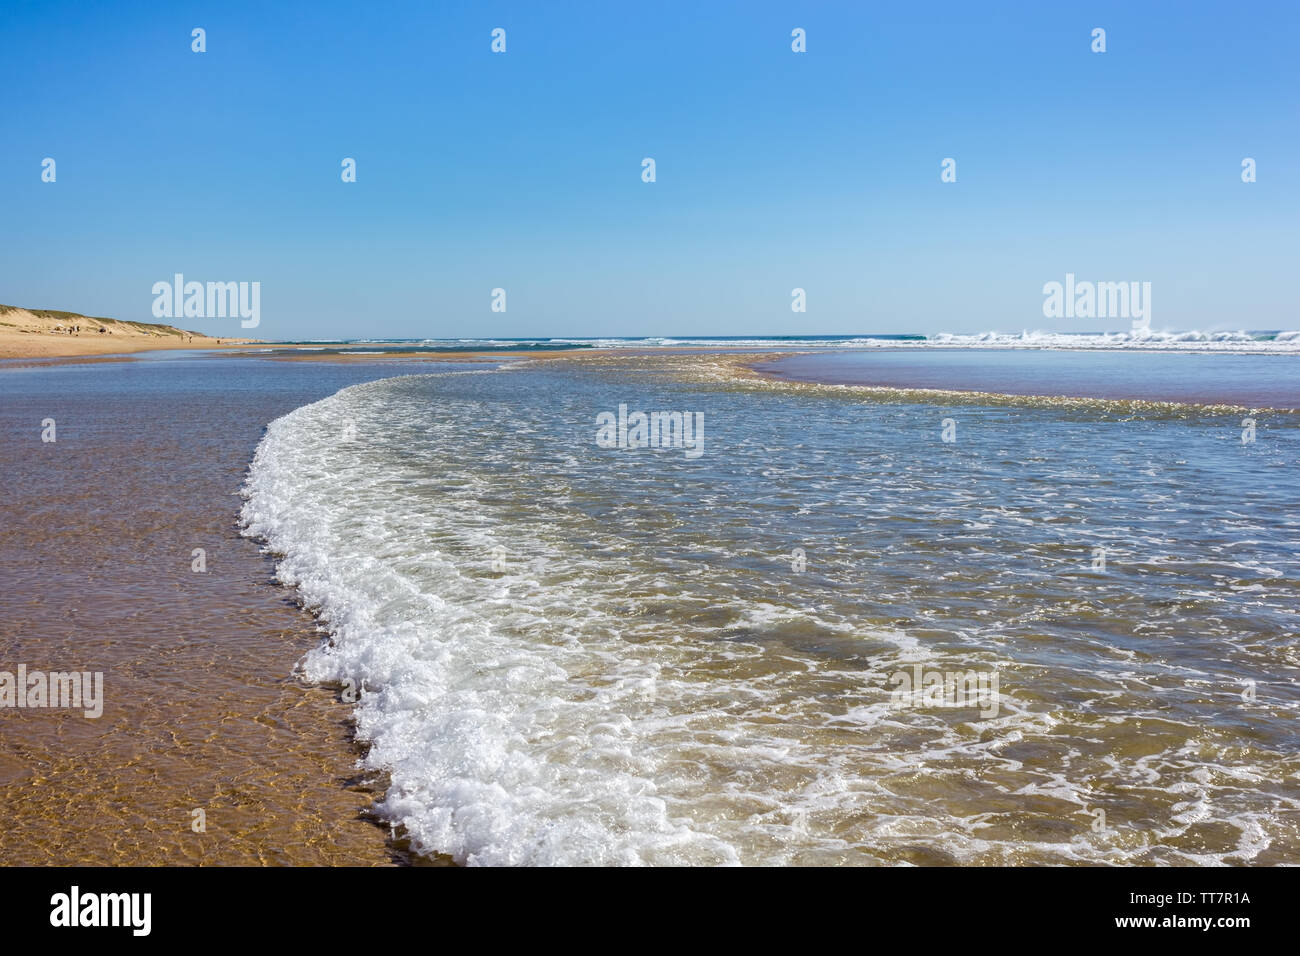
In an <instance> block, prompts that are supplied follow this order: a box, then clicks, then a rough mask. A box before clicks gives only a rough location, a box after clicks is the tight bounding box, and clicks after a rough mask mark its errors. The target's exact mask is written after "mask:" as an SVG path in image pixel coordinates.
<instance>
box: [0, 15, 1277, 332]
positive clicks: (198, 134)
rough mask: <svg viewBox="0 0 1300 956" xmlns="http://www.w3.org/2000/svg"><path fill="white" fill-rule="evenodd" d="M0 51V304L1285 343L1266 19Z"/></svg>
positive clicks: (611, 25)
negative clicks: (1141, 288) (1113, 311)
mask: <svg viewBox="0 0 1300 956" xmlns="http://www.w3.org/2000/svg"><path fill="white" fill-rule="evenodd" d="M661 7H665V8H666V9H661ZM895 7H898V8H901V9H895ZM194 27H203V28H204V29H205V30H206V31H207V52H206V53H202V54H198V53H193V52H191V50H190V44H191V39H190V31H191V29H192V28H194ZM496 27H501V28H504V29H505V30H506V31H507V50H506V52H505V53H504V54H494V53H492V52H491V50H490V44H491V36H490V34H491V31H492V29H493V28H496ZM795 27H802V28H803V29H804V30H806V32H807V46H808V51H807V52H806V53H803V54H796V53H793V52H792V51H791V49H790V43H791V39H790V32H791V30H792V29H794V28H795ZM1094 27H1102V28H1104V29H1105V30H1106V43H1107V51H1106V52H1105V53H1104V54H1099V53H1093V52H1092V51H1091V49H1090V45H1091V31H1092V30H1093V28H1094ZM0 46H2V47H3V49H5V50H6V51H7V55H6V56H5V57H4V58H3V60H0V84H2V86H0V88H2V89H3V90H4V93H3V96H4V98H5V108H4V110H3V111H2V112H0V138H2V139H3V141H4V143H5V148H4V150H3V151H0V209H3V213H4V221H5V224H6V228H5V229H3V231H0V302H5V303H8V304H16V305H25V306H30V307H39V308H55V309H69V310H75V311H80V312H86V313H91V314H96V315H106V316H111V317H117V318H124V319H135V320H144V321H150V320H151V306H152V303H153V296H152V294H151V288H152V286H153V283H155V282H157V281H159V280H167V279H170V278H171V276H172V275H173V274H174V273H176V272H182V273H184V274H185V276H186V278H187V279H194V280H199V281H207V280H212V281H259V282H261V284H262V298H261V308H262V318H261V325H260V326H259V328H258V329H257V330H256V331H255V332H254V333H253V334H256V335H259V336H261V337H265V338H270V339H290V338H338V337H378V336H384V335H389V336H398V337H422V336H430V337H438V336H461V335H466V336H481V335H500V336H531V335H583V336H588V335H640V334H666V335H672V334H706V333H707V334H723V335H728V334H730V335H738V334H750V333H757V334H778V333H792V334H799V333H808V334H812V333H827V334H834V333H850V332H938V331H958V332H961V331H966V332H971V331H982V330H989V329H999V330H1004V331H1018V330H1020V329H1024V328H1044V329H1058V330H1064V329H1066V328H1069V329H1078V330H1088V329H1102V328H1124V327H1126V323H1125V322H1122V321H1116V320H1113V319H1112V320H1106V319H1097V320H1080V319H1071V320H1064V319H1059V320H1055V319H1047V318H1044V316H1043V314H1042V302H1043V295H1042V286H1043V284H1044V283H1046V282H1050V281H1053V280H1056V281H1061V280H1063V279H1064V276H1065V274H1066V273H1067V272H1073V273H1075V274H1076V275H1077V276H1078V277H1079V278H1080V279H1091V280H1097V281H1130V280H1134V281H1149V282H1151V284H1152V317H1151V318H1152V323H1151V324H1152V327H1153V328H1178V329H1190V328H1202V329H1210V328H1233V329H1236V328H1251V329H1269V328H1288V329H1295V328H1300V315H1298V314H1297V311H1298V310H1297V300H1298V299H1300V296H1298V295H1297V288H1296V284H1295V282H1294V280H1293V279H1292V277H1293V276H1294V275H1295V274H1296V273H1297V258H1298V255H1297V254H1298V253H1300V243H1298V242H1297V230H1298V229H1300V202H1298V201H1297V200H1298V196H1300V193H1298V187H1297V181H1298V178H1300V163H1298V162H1297V146H1300V133H1298V132H1297V130H1298V129H1300V126H1298V125H1297V120H1300V116H1297V103H1298V94H1300V68H1298V66H1297V64H1298V63H1300V57H1297V56H1296V55H1295V51H1296V49H1297V48H1300V4H1295V3H1292V2H1287V3H1281V2H1278V3H1272V2H1265V3H1259V4H1251V5H1248V6H1244V7H1242V6H1238V5H1233V4H1226V3H1225V4H1213V5H1212V4H1207V3H1198V2H1190V3H1189V2H1167V3H1164V2H1161V3H1144V2H1132V0H1129V2H1124V3H1114V4H1099V3H1087V4H1084V3H1078V4H1074V3H1055V2H1053V3H1043V2H1037V3H1015V4H999V3H979V4H974V3H971V4H948V3H924V4H903V5H886V4H865V3H843V4H840V3H815V4H812V3H808V4H800V3H768V2H744V3H741V2H737V3H710V2H701V3H685V2H681V3H679V2H667V3H665V4H632V3H623V2H618V3H615V2H604V3H590V4H588V3H563V2H547V3H536V2H535V3H523V2H516V3H492V2H471V0H465V2H451V3H438V2H423V3H418V4H416V3H411V4H374V5H368V4H354V3H336V2H330V0H325V2H313V3H303V4H261V3H248V4H243V3H230V2H222V3H219V4H218V3H212V4H186V3H175V4H156V5H152V6H150V5H143V4H141V5H135V4H129V3H127V4H96V5H89V4H73V3H66V4H61V3H48V2H46V3H23V2H14V0H6V3H5V4H4V8H3V12H2V13H0ZM647 156H649V157H653V158H654V159H655V161H656V166H657V170H656V171H657V181H656V182H654V183H644V182H642V181H641V160H642V158H643V157H647ZM45 157H52V158H54V159H55V160H56V162H57V181H56V182H54V183H43V182H42V181H41V161H42V159H44V158H45ZM344 157H354V158H355V159H356V161H357V182H356V183H346V184H345V183H343V182H342V181H341V179H340V162H341V160H342V159H343V158H344ZM945 157H952V158H954V159H955V160H956V162H957V182H955V183H942V182H940V175H939V174H940V163H941V161H942V160H943V159H944V158H945ZM1244 157H1252V158H1254V159H1255V160H1256V162H1257V164H1258V181H1257V182H1255V183H1251V184H1246V183H1243V182H1242V181H1241V175H1240V174H1241V161H1242V159H1243V158H1244ZM496 287H502V288H505V289H506V292H507V304H508V307H507V311H506V312H505V313H494V312H492V311H491V310H490V302H491V290H492V289H493V288H496ZM795 287H801V288H804V289H805V290H806V294H807V312H806V313H803V314H798V313H793V312H792V311H791V308H790V302H791V297H790V293H791V289H792V288H795ZM178 324H181V325H185V326H187V327H191V328H197V329H201V330H203V331H209V332H213V333H216V334H221V333H226V334H231V335H235V334H239V333H240V330H239V328H238V321H237V320H232V319H191V320H188V321H182V322H179V323H178Z"/></svg>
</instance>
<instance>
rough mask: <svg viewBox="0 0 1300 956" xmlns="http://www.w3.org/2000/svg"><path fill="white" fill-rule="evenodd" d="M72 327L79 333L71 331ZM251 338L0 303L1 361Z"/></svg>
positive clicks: (231, 343) (228, 343) (233, 343)
mask: <svg viewBox="0 0 1300 956" xmlns="http://www.w3.org/2000/svg"><path fill="white" fill-rule="evenodd" d="M73 327H78V328H79V329H80V331H78V332H72V331H70V330H71V329H72V328H73ZM100 329H103V330H104V331H102V332H101V331H100ZM255 341H256V340H255V339H246V338H215V337H213V336H209V335H203V334H202V333H200V332H188V331H186V330H184V329H178V328H175V327H173V326H170V325H155V324H150V323H146V322H122V321H119V320H118V319H102V318H95V317H91V316H85V315H80V314H78V313H75V312H52V311H49V310H43V309H35V310H33V309H22V308H17V307H14V306H8V305H0V359H14V358H26V359H32V358H57V357H74V356H88V355H112V354H114V353H118V352H145V351H151V350H154V349H186V348H192V349H199V348H202V349H210V348H211V349H219V348H237V347H242V346H246V345H247V344H248V343H250V342H255Z"/></svg>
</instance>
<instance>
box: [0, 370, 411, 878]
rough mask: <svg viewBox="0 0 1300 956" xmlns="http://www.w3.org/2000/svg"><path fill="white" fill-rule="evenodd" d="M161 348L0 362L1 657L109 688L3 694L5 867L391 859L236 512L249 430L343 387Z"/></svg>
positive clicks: (343, 723) (368, 796)
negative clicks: (37, 701) (11, 700)
mask: <svg viewBox="0 0 1300 956" xmlns="http://www.w3.org/2000/svg"><path fill="white" fill-rule="evenodd" d="M232 358H233V357H232ZM163 364H164V363H161V362H157V361H151V360H143V361H141V362H135V363H125V364H112V365H107V366H106V365H99V366H95V367H87V366H75V367H64V368H59V369H49V370H46V369H39V370H12V369H11V370H8V371H0V391H2V392H3V401H2V402H0V428H2V433H3V435H4V438H5V451H4V458H3V460H4V462H5V466H6V467H5V472H6V476H7V480H8V488H7V490H8V491H9V494H7V495H6V496H5V500H4V501H3V503H2V504H0V528H3V534H2V535H0V573H3V577H4V580H5V587H4V591H3V594H2V595H0V669H4V670H9V671H14V670H15V669H16V667H17V666H18V665H19V664H26V665H27V666H28V668H29V669H31V670H36V669H42V670H47V671H48V670H85V671H102V672H103V673H104V697H105V699H106V704H105V708H104V713H103V716H102V717H100V718H98V719H87V718H85V717H84V716H82V714H81V712H80V711H75V712H74V711H68V710H53V709H47V710H18V709H12V708H6V709H4V710H3V711H0V721H3V734H2V735H0V818H3V820H4V821H5V825H4V827H3V828H0V862H3V863H5V864H8V865H14V864H131V865H137V864H304V865H314V864H349V865H383V864H391V863H403V862H409V857H408V855H407V854H406V852H405V849H404V847H403V846H402V844H401V843H400V842H394V841H392V840H390V838H389V834H388V832H387V830H386V829H384V828H382V827H380V826H379V825H377V824H376V823H375V822H374V821H373V819H372V818H371V817H370V815H369V807H370V805H371V802H372V800H373V799H374V798H375V796H376V793H377V792H380V793H381V792H382V788H383V785H384V781H382V780H374V779H369V778H367V777H366V776H364V775H362V774H361V773H360V771H358V770H357V768H356V761H357V760H358V758H359V756H360V755H361V751H360V749H359V747H358V745H356V744H355V743H354V742H353V741H352V737H351V726H350V724H349V719H350V708H349V707H348V706H347V705H346V704H344V703H342V702H341V701H340V700H339V695H338V692H337V691H332V690H329V689H325V688H320V687H313V686H308V685H307V684H306V683H304V682H302V681H301V680H299V679H298V678H296V677H295V676H294V674H293V671H294V667H295V664H296V662H297V661H298V660H299V659H300V658H301V656H302V655H303V653H304V652H306V651H307V650H308V649H310V648H311V647H313V646H315V644H316V643H317V642H318V641H319V639H320V634H319V633H318V631H317V630H316V625H315V622H314V620H313V618H312V617H311V615H310V614H308V613H307V612H306V611H304V610H302V609H301V608H299V607H297V606H296V605H295V603H294V601H293V597H292V594H291V593H290V592H288V591H286V590H285V589H284V588H282V587H280V586H279V585H278V584H277V583H276V582H275V581H274V579H273V573H274V563H273V560H272V559H271V557H269V556H267V555H264V554H262V553H260V552H259V548H258V545H257V544H256V543H254V542H253V541H251V540H248V539H246V538H244V537H241V535H240V533H239V528H238V526H237V514H238V509H239V505H240V502H241V499H240V498H239V496H238V494H237V492H238V489H239V487H240V484H241V481H242V479H243V475H244V472H245V469H246V467H247V464H248V461H249V458H250V457H251V455H252V452H253V449H254V447H255V446H256V443H257V441H258V440H259V438H260V436H261V433H262V430H263V427H264V425H265V424H266V423H267V422H269V421H270V420H271V419H273V418H275V417H277V416H278V415H281V414H284V413H285V412H288V411H289V410H291V409H293V408H295V407H297V406H299V405H301V404H304V402H307V401H313V400H315V399H317V398H320V397H323V395H325V394H329V393H331V392H333V391H335V389H336V388H337V387H338V384H339V383H337V382H335V381H331V380H329V379H328V378H324V377H323V380H322V381H320V382H311V381H308V380H307V379H306V377H305V376H300V380H297V381H293V382H282V381H280V380H281V379H283V378H284V377H285V366H283V365H273V364H271V363H261V362H259V363H244V364H245V365H254V364H255V365H256V366H260V367H261V368H263V369H265V372H266V374H265V375H263V376H262V379H261V380H262V382H263V384H264V385H265V386H266V387H264V388H239V387H233V386H234V385H235V384H236V383H234V382H233V381H232V382H231V385H232V387H224V388H223V387H222V386H221V380H222V379H223V378H227V379H228V376H227V375H226V373H224V372H222V373H218V372H217V370H218V369H224V368H226V367H228V365H229V363H228V362H227V361H225V360H224V359H217V360H208V361H206V362H200V363H195V362H191V363H190V364H189V365H188V366H185V367H179V366H178V367H177V369H176V370H175V371H174V372H167V371H165V370H164V369H163V368H162V366H163ZM205 366H206V367H208V368H210V369H211V371H208V372H204V371H203V368H204V367H205ZM196 368H197V369H198V371H197V372H196V371H195V369H196ZM241 368H242V366H241ZM318 368H319V367H318ZM346 371H347V372H348V374H349V376H350V378H349V380H352V381H355V380H361V379H363V378H366V377H377V376H378V375H380V374H385V373H384V372H383V371H381V370H370V371H369V373H368V374H361V375H358V374H356V373H353V372H352V371H351V370H346ZM241 374H245V375H248V374H252V375H254V376H256V373H255V372H254V373H241ZM270 379H275V380H276V381H269V380H270ZM178 383H183V384H178ZM342 384H347V382H343V383H342ZM46 418H53V419H55V421H56V423H57V435H56V437H57V440H56V441H55V442H54V443H43V442H42V441H41V429H42V425H41V423H42V421H43V420H44V419H46ZM195 548H202V549H203V550H204V552H205V563H206V572H204V573H196V572H195V571H194V570H193V569H192V565H193V562H194V560H195V559H194V555H193V550H194V549H195ZM196 810H201V811H203V815H204V816H205V818H206V819H205V821H204V822H205V824H206V832H195V829H194V827H195V824H196V820H197V819H198V815H197V814H195V813H194V811H196Z"/></svg>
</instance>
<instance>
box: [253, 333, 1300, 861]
mask: <svg viewBox="0 0 1300 956" xmlns="http://www.w3.org/2000/svg"><path fill="white" fill-rule="evenodd" d="M1039 354H1042V353H1039ZM877 357H878V356H872V358H877ZM1126 357H1127V356H1126ZM1136 357H1137V358H1143V357H1142V356H1136ZM1159 357H1160V358H1165V357H1166V356H1159ZM1257 361H1259V362H1260V363H1261V365H1260V366H1258V367H1260V368H1262V367H1263V365H1264V364H1267V363H1270V362H1275V361H1276V359H1275V358H1274V357H1267V356H1261V357H1259V358H1258V359H1257ZM707 364H708V362H707V360H706V359H698V358H692V357H687V358H683V357H673V358H663V359H658V360H656V359H653V358H646V357H645V356H629V357H619V358H607V357H600V356H597V357H588V358H585V359H578V358H555V359H549V360H546V361H543V362H534V363H526V364H523V365H519V366H515V367H511V368H508V369H504V370H500V371H484V370H475V371H454V370H448V371H445V372H442V373H440V374H430V375H416V376H411V377H402V378H391V379H386V380H384V381H379V382H373V383H369V384H363V385H359V386H356V387H353V388H349V389H345V390H344V391H342V392H339V393H338V394H336V395H333V396H331V397H329V398H326V399H324V400H323V401H320V402H316V403H314V404H311V405H307V406H305V407H303V408H299V409H297V410H296V411H293V412H291V413H290V414H288V415H286V416H284V417H283V418H280V419H278V420H277V421H275V422H274V423H273V424H272V425H271V426H270V427H269V428H268V430H267V434H266V437H265V439H264V440H263V442H262V443H261V445H260V446H259V448H258V452H257V457H256V460H255V462H254V465H253V467H252V469H251V473H250V477H249V481H248V484H247V487H246V494H247V495H248V496H249V500H248V502H247V504H246V506H245V510H244V517H245V520H246V522H247V524H248V533H250V534H256V535H259V536H262V537H264V538H265V539H266V540H268V541H269V542H270V544H271V546H272V547H273V548H274V549H275V551H277V552H279V553H281V554H282V555H283V559H282V561H281V564H280V566H279V567H280V575H281V578H282V580H283V581H284V582H286V583H287V584H290V585H293V586H296V588H297V589H298V590H297V593H298V594H299V595H300V596H301V597H302V598H303V599H304V600H306V601H307V602H308V603H309V604H311V605H312V606H313V607H314V608H315V609H316V611H317V612H318V613H319V615H320V617H321V619H322V620H323V622H324V623H325V624H326V625H327V626H328V627H329V629H330V630H331V632H332V634H333V641H332V643H331V644H330V645H328V646H322V647H321V648H320V649H318V650H316V651H314V652H313V653H312V654H310V655H309V657H308V661H307V667H306V670H307V673H308V674H309V675H310V676H311V677H313V678H314V679H318V680H328V681H333V682H337V683H338V684H339V685H341V686H343V687H344V688H345V689H346V688H348V687H353V686H355V687H360V688H362V698H361V703H360V704H359V706H358V708H357V719H358V727H359V731H360V733H361V734H362V736H363V737H365V738H367V739H368V740H369V741H370V742H371V744H372V749H371V750H370V752H369V755H368V757H367V761H368V765H369V766H370V767H371V768H373V769H376V770H379V769H382V770H384V771H387V772H388V773H389V774H390V775H391V779H392V786H391V788H390V789H389V791H388V793H387V795H386V798H385V800H384V801H383V802H382V804H381V805H380V806H379V812H380V813H381V815H382V816H383V817H384V818H385V819H386V820H388V821H389V822H391V823H393V824H396V825H399V826H400V827H401V828H402V829H403V832H405V833H406V834H408V835H409V837H410V838H411V840H412V842H413V844H414V845H415V846H417V847H422V848H423V849H425V850H426V851H428V852H439V853H447V854H450V855H452V856H453V857H455V858H456V859H458V860H460V861H462V862H469V863H688V862H689V863H736V862H740V863H765V864H773V863H864V864H888V863H900V862H912V863H944V862H948V863H952V862H956V863H1060V862H1093V863H1096V862H1110V863H1123V862H1138V863H1148V864H1152V863H1165V864H1187V863H1256V864H1259V863H1280V862H1287V863H1297V862H1300V824H1298V823H1297V820H1298V819H1300V817H1298V815H1297V810H1298V809H1300V800H1298V799H1297V786H1296V782H1297V772H1300V740H1298V739H1297V735H1296V716H1297V708H1298V706H1300V690H1298V689H1297V684H1296V678H1297V674H1298V673H1300V671H1298V668H1300V651H1298V650H1297V646H1296V641H1295V632H1296V612H1297V608H1300V601H1298V599H1300V562H1297V559H1296V554H1295V548H1296V540H1297V532H1300V518H1298V517H1297V514H1298V511H1297V506H1298V505H1300V481H1298V480H1297V478H1296V465H1297V459H1298V458H1300V432H1298V431H1297V428H1298V426H1297V423H1296V421H1295V420H1294V419H1295V416H1293V415H1289V414H1276V415H1261V416H1259V418H1258V422H1257V434H1256V438H1255V440H1254V441H1253V442H1249V443H1243V441H1242V427H1241V416H1240V415H1234V414H1226V413H1223V412H1221V411H1218V412H1216V411H1214V410H1209V409H1203V408H1177V407H1164V408H1146V409H1141V408H1135V407H1134V406H1132V405H1130V404H1116V405H1114V406H1113V407H1112V406H1108V405H1106V404H1105V403H1093V404H1092V405H1086V406H1079V405H1077V404H1072V403H1068V402H1034V401H1021V402H1016V403H1004V402H988V403H985V404H981V400H980V399H966V400H963V401H955V402H949V403H941V404H934V403H931V402H929V401H918V400H915V399H908V398H905V397H900V396H897V395H892V394H890V395H884V396H882V395H875V396H870V395H864V394H862V393H860V392H854V391H853V390H845V389H835V388H821V387H818V386H810V385H782V384H780V383H774V382H771V381H753V380H749V379H745V378H743V377H736V376H734V375H730V374H724V372H725V371H726V370H725V369H723V370H722V371H719V369H718V368H713V369H706V370H705V371H703V372H701V371H700V369H699V368H697V366H707ZM1136 367H1137V368H1139V369H1144V368H1147V367H1148V366H1143V365H1140V364H1139V365H1138V366H1136ZM1140 379H1141V380H1140V381H1138V382H1135V383H1134V387H1138V386H1139V385H1142V384H1143V383H1144V382H1146V381H1147V378H1146V376H1140ZM949 387H951V386H949ZM620 404H626V405H628V406H629V407H630V409H632V410H636V409H641V410H645V411H651V410H678V411H684V412H700V413H702V414H703V420H704V426H705V430H704V445H703V453H702V454H701V455H700V456H699V457H692V456H691V455H688V454H687V450H686V449H683V448H666V449H635V450H633V449H619V448H603V447H600V446H599V445H598V444H597V442H596V433H597V416H598V415H599V414H600V413H601V412H616V411H617V410H618V407H619V405H620ZM945 420H947V421H945ZM946 426H947V427H948V430H949V434H950V437H952V438H954V439H955V440H954V441H951V442H947V441H945V440H944V431H945V427H946ZM1102 559H1104V566H1103V562H1102ZM917 667H919V668H920V669H919V670H915V668H917ZM900 673H906V674H915V675H917V676H919V677H921V678H922V679H928V678H929V677H930V676H931V675H968V674H971V673H974V674H975V675H977V676H979V678H980V680H986V681H990V682H991V680H992V679H993V678H994V677H995V678H996V681H997V683H996V687H995V688H993V689H989V687H990V685H989V684H985V685H983V686H984V687H985V689H986V692H985V693H983V694H982V695H980V696H975V695H967V696H966V697H965V698H961V697H960V696H958V695H957V694H953V695H951V696H946V697H945V698H944V699H943V700H934V699H927V698H926V697H924V696H923V695H918V694H909V695H904V694H899V693H895V691H896V690H898V680H899V678H898V675H899V674H900Z"/></svg>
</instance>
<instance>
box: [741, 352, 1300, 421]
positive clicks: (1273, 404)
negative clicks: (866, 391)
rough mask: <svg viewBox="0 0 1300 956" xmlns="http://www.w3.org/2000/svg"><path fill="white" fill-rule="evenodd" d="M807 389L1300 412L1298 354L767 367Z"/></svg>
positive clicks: (978, 358)
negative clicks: (949, 392) (827, 386)
mask: <svg viewBox="0 0 1300 956" xmlns="http://www.w3.org/2000/svg"><path fill="white" fill-rule="evenodd" d="M758 368H759V369H760V370H762V371H765V372H767V373H770V374H773V375H778V376H780V377H783V378H790V379H794V380H796V381H803V382H825V383H832V384H842V385H877V386H887V387H892V388H931V389H956V390H961V391H976V392H1003V393H1007V394H1012V395H1045V396H1054V395H1070V396H1077V397H1083V398H1105V399H1134V400H1139V401H1160V402H1189V403H1197V404H1203V405H1241V406H1244V407H1246V408H1286V409H1296V408H1300V355H1294V354H1276V355H1240V354H1233V353H1231V352H1191V353H1188V352H1161V353H1152V352H1134V351H1127V352H1125V351H1111V352H1102V351H1028V350H1005V351H995V350H990V349H978V350H977V349H954V350H951V351H941V350H937V349H931V350H927V351H919V350H915V349H913V350H911V351H888V350H883V349H882V350H876V351H872V352H861V351H859V352H831V353H822V354H811V355H793V356H789V357H785V358H782V359H780V360H778V361H773V362H767V363H762V364H760V365H759V366H758Z"/></svg>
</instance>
